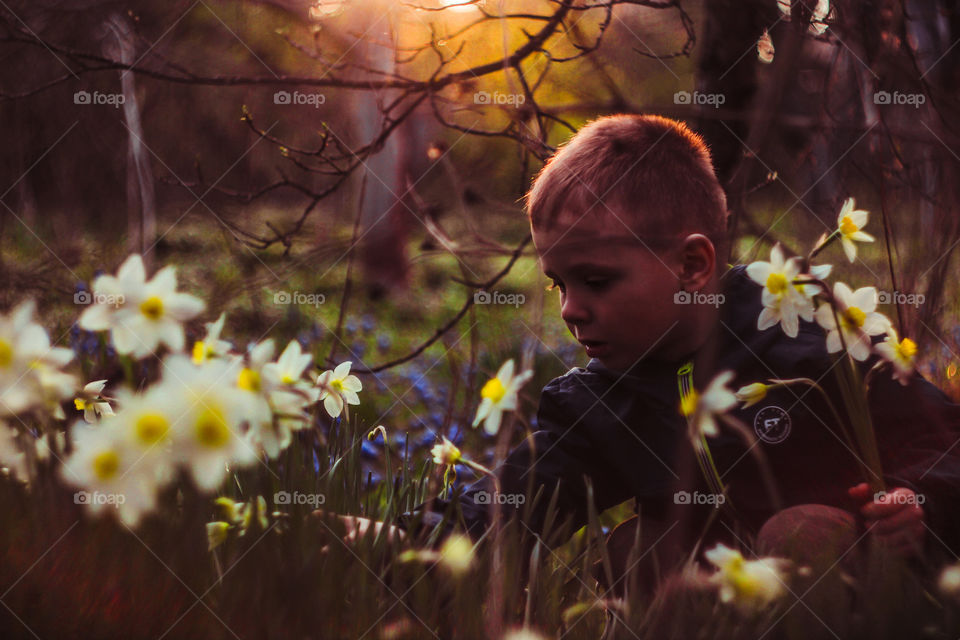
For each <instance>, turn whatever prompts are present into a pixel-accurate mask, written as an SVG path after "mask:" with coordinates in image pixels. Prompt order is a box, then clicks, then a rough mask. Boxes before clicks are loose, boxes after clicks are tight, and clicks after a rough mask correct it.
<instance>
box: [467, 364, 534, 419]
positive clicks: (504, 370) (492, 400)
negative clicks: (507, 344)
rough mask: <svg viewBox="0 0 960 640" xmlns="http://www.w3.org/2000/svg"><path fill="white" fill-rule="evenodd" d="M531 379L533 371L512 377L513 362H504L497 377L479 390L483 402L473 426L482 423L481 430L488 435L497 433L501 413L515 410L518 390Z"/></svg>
mask: <svg viewBox="0 0 960 640" xmlns="http://www.w3.org/2000/svg"><path fill="white" fill-rule="evenodd" d="M532 377H533V371H524V372H523V373H520V374H519V375H514V364H513V360H512V359H511V360H507V361H506V362H504V363H503V365H502V366H501V367H500V370H499V371H497V375H496V376H494V377H493V378H490V380H488V381H487V382H486V384H484V385H483V388H482V389H481V390H480V397H481V398H483V400H482V401H481V402H480V407H479V408H478V409H477V415H476V417H475V418H474V420H473V426H474V427H476V426H477V425H479V424H480V423H481V422H483V430H484V431H486V432H487V433H488V434H490V435H495V434H496V433H497V432H499V431H500V421H501V419H502V417H503V413H504V412H505V411H513V410H515V409H516V408H517V401H518V395H519V393H520V388H521V387H523V385H524V384H526V382H527V380H529V379H530V378H532Z"/></svg>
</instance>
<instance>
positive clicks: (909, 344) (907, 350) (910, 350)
mask: <svg viewBox="0 0 960 640" xmlns="http://www.w3.org/2000/svg"><path fill="white" fill-rule="evenodd" d="M897 351H899V352H900V357H901V358H903V359H904V360H908V361H909V360H913V356H915V355H917V343H916V342H914V341H913V340H911V339H910V338H904V339H903V340H902V341H901V342H900V344H899V345H898V346H897Z"/></svg>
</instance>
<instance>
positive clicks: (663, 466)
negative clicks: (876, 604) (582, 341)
mask: <svg viewBox="0 0 960 640" xmlns="http://www.w3.org/2000/svg"><path fill="white" fill-rule="evenodd" d="M723 291H724V295H725V301H724V304H723V309H722V311H721V314H720V322H719V326H718V327H717V329H716V333H715V339H714V341H713V344H715V345H717V348H716V349H715V353H716V358H715V360H716V364H715V365H714V366H713V367H712V368H711V369H712V371H708V372H703V371H699V372H697V373H698V374H701V375H700V376H698V378H699V379H698V380H697V385H696V386H697V387H698V388H702V387H703V386H704V385H705V384H706V382H709V380H710V378H711V377H712V372H719V371H722V370H725V369H731V370H733V371H735V372H736V378H735V379H734V381H733V382H732V384H731V387H732V388H733V389H737V388H739V387H740V386H742V385H745V384H749V383H751V382H765V381H767V380H768V379H771V378H782V379H787V378H798V377H807V378H811V379H813V380H815V381H817V382H818V383H819V384H820V385H821V386H822V387H823V388H824V389H825V390H826V392H827V393H828V394H829V395H830V397H831V398H833V403H834V405H835V406H836V407H837V409H838V410H839V412H840V415H841V416H844V415H845V414H844V405H843V402H842V399H841V396H840V394H839V391H838V387H837V383H836V375H835V373H836V372H835V371H833V370H832V367H833V366H834V364H835V362H836V361H837V360H836V356H835V354H834V355H831V354H828V353H827V352H826V343H825V336H824V332H823V330H822V329H821V328H820V327H819V326H818V325H816V324H813V323H807V322H801V325H800V332H799V335H798V336H797V337H796V338H790V337H788V336H787V335H785V334H784V333H783V331H782V329H781V328H780V327H779V326H774V327H772V328H769V329H766V330H764V331H758V330H757V318H758V316H759V315H760V312H761V310H762V306H761V303H760V292H761V287H760V286H759V285H757V284H756V283H754V282H753V281H752V280H750V279H749V277H748V276H747V275H746V269H745V268H744V267H742V266H738V267H734V268H733V269H731V270H730V271H729V272H728V273H727V274H726V275H725V276H724V288H723ZM682 364H683V362H673V363H659V362H645V361H641V362H640V363H638V364H637V365H636V366H634V367H633V368H632V369H631V370H629V371H628V372H626V373H625V374H619V373H615V372H612V371H610V370H607V369H605V368H604V367H603V366H602V365H601V364H600V363H599V361H597V360H591V361H590V363H589V364H588V365H587V367H586V368H575V369H572V370H570V371H569V372H567V373H566V374H565V375H563V376H560V377H559V378H556V379H554V380H553V381H551V382H550V383H549V384H548V385H547V386H546V387H545V388H544V390H543V394H542V396H541V399H540V407H539V410H538V413H537V429H538V430H537V431H536V432H535V433H534V434H533V435H532V436H531V437H530V438H528V439H526V440H525V441H523V442H522V443H521V444H520V445H519V446H517V447H516V448H515V449H514V450H513V451H511V452H510V454H509V456H508V458H507V460H506V462H505V464H504V467H503V468H502V476H501V485H502V486H501V493H502V494H505V495H507V496H513V495H517V494H522V495H524V496H525V499H523V501H524V504H523V505H520V506H517V505H516V504H515V503H516V502H518V501H519V500H516V499H513V500H510V499H507V500H506V501H505V502H506V503H505V504H504V506H503V509H504V511H503V512H504V514H505V515H506V516H510V515H513V514H517V515H520V516H521V517H522V519H523V520H524V524H525V525H526V526H527V527H529V528H530V529H531V530H532V531H533V532H536V533H539V532H540V529H541V528H542V527H543V524H544V515H545V512H546V506H547V502H548V501H549V498H550V496H551V494H552V493H553V491H554V489H555V488H557V487H559V491H558V495H557V509H558V511H559V513H560V515H561V516H562V517H566V518H569V519H570V522H571V523H572V525H573V526H574V527H579V526H581V525H583V524H584V523H585V522H586V520H587V484H586V480H585V478H589V481H590V482H591V483H592V486H593V494H594V499H595V502H596V506H597V509H598V511H602V510H603V509H606V508H608V507H610V506H613V505H616V504H618V503H620V502H623V501H625V500H627V499H629V498H631V497H636V498H637V503H638V506H639V511H640V513H641V515H642V514H644V513H647V514H653V515H656V516H664V515H666V514H668V513H671V512H670V510H671V509H674V511H673V512H672V513H677V512H678V511H677V503H678V502H679V503H681V504H683V503H685V502H686V503H687V504H686V505H685V509H681V510H680V512H681V513H683V514H684V515H685V516H688V517H687V518H686V521H687V523H686V525H685V526H687V527H688V528H689V529H690V531H691V532H698V531H701V530H702V526H703V524H704V522H705V521H706V519H707V517H708V516H709V515H711V512H712V511H714V509H715V506H714V504H711V500H714V501H715V499H712V498H710V497H709V496H710V493H709V491H708V490H707V487H706V484H705V483H704V480H703V478H704V476H703V474H701V473H700V471H699V468H698V467H697V466H696V463H695V462H694V458H692V456H691V453H690V452H691V451H692V448H691V446H690V443H689V439H687V435H686V434H687V422H686V419H685V418H684V417H682V416H681V415H680V413H679V411H678V407H679V403H680V396H679V387H678V374H677V371H678V369H679V367H680V366H681V365H682ZM871 364H872V363H867V364H865V365H864V366H863V368H862V371H866V370H867V369H868V368H869V366H870V365H871ZM698 366H699V365H698ZM839 366H842V364H841V365H839ZM707 374H709V375H707ZM869 403H870V407H871V414H872V417H873V421H874V427H875V430H876V433H877V439H878V442H879V448H880V451H881V457H882V461H883V471H884V475H885V479H886V481H887V483H888V487H890V488H892V487H896V486H905V487H909V488H911V489H913V490H914V491H916V492H917V493H918V494H919V495H921V496H922V498H921V499H922V500H924V502H923V508H924V510H925V513H926V521H927V524H928V526H929V528H930V530H931V531H932V532H933V535H931V536H927V537H928V540H931V539H932V544H934V545H938V544H940V543H941V542H942V544H943V545H947V546H949V547H950V548H952V549H953V550H954V551H957V552H960V444H958V438H960V405H957V404H953V403H951V402H950V401H949V400H948V399H947V397H946V396H945V395H944V394H943V392H942V391H940V390H939V389H937V388H936V387H935V386H934V385H932V384H930V383H929V382H927V381H926V380H924V379H923V378H922V377H921V376H919V374H917V375H915V376H914V377H913V378H912V381H911V382H910V384H908V385H907V386H903V385H901V384H900V383H899V382H898V381H896V380H894V379H893V378H892V376H891V373H890V369H889V366H887V367H886V368H884V369H882V370H879V371H876V372H874V374H873V375H872V377H871V382H870V393H869ZM731 415H732V416H734V417H735V418H737V419H738V420H740V421H741V422H742V423H743V424H744V425H745V426H747V427H748V428H749V429H750V431H751V432H752V435H753V436H754V438H755V439H756V440H755V442H756V444H755V449H756V450H757V451H759V452H762V454H763V456H764V457H765V459H766V460H767V464H768V466H769V469H770V470H771V472H772V475H773V477H774V479H775V485H776V487H775V489H776V490H775V492H771V490H770V487H769V486H768V483H767V482H765V481H764V479H763V477H762V475H761V473H760V467H759V466H758V463H757V461H756V457H755V455H756V453H757V451H754V450H753V448H752V447H748V446H747V444H746V443H745V441H744V439H743V438H742V437H741V436H740V435H737V434H736V433H734V432H733V431H732V430H730V429H727V428H725V427H724V426H722V425H721V427H720V432H721V433H720V436H719V437H717V438H710V439H708V442H709V448H710V452H711V454H712V456H713V459H714V461H715V463H716V466H717V469H718V471H719V473H720V475H721V477H722V479H723V483H724V485H725V486H726V490H727V492H728V494H727V502H726V505H725V507H724V508H723V509H721V512H722V514H723V516H722V518H721V520H722V519H724V518H726V519H727V520H728V521H729V520H730V519H731V518H735V519H736V520H737V522H738V524H739V526H741V527H745V528H746V529H747V531H748V532H749V531H751V530H752V531H753V532H756V530H757V529H758V528H759V527H760V525H762V523H763V522H764V521H765V520H766V519H767V518H769V517H770V516H771V515H773V514H774V513H775V512H776V511H777V510H778V508H782V507H788V506H792V505H797V504H806V503H819V504H827V505H832V506H837V507H841V508H844V509H847V510H849V511H851V512H856V510H857V505H856V504H854V503H853V502H852V501H851V500H850V498H849V497H848V495H847V489H848V488H849V487H852V486H853V485H855V484H858V483H860V482H862V475H861V473H860V470H859V468H858V466H857V463H856V458H855V457H854V455H855V454H854V452H853V450H851V449H850V447H849V446H848V445H847V444H846V441H845V440H844V437H843V435H842V431H841V430H840V428H839V427H838V425H837V424H836V421H835V419H834V418H833V415H832V413H831V411H830V410H829V407H828V405H827V404H826V403H825V401H824V400H823V398H822V397H821V395H820V394H819V392H817V391H814V390H812V389H811V388H809V387H806V386H793V387H788V388H781V389H776V390H772V391H770V392H769V393H768V395H767V396H766V397H765V398H764V399H763V400H762V401H760V402H759V403H758V404H756V405H754V406H751V407H749V408H747V409H742V408H740V407H739V405H738V407H737V408H736V409H734V410H733V411H732V412H731ZM541 487H542V490H541ZM537 491H541V493H542V495H541V497H540V500H539V501H537V503H536V504H535V505H533V508H531V505H532V499H533V496H534V495H535V494H536V493H537ZM678 492H686V496H690V497H689V499H688V498H687V497H686V496H684V494H683V493H678ZM698 493H699V494H700V497H699V498H698V496H697V494H698ZM484 494H486V495H491V494H492V485H491V483H490V481H489V480H481V481H479V482H476V483H474V484H472V485H470V486H469V487H467V488H466V490H465V491H464V492H463V494H462V495H461V496H460V497H459V507H460V513H461V514H462V525H463V526H464V527H465V528H466V529H467V530H468V531H469V532H470V533H471V535H473V536H474V537H478V536H479V535H480V534H482V533H483V531H484V530H485V528H486V526H487V522H488V514H489V507H488V505H487V504H486V502H487V500H485V499H484V498H485V497H486V496H485V495H484ZM775 494H778V496H777V495H775ZM478 496H480V499H479V500H478ZM703 496H707V497H706V498H705V499H704V497H703ZM777 497H779V500H777ZM501 499H503V498H501ZM697 502H700V504H697ZM731 506H732V509H730V507H731ZM449 508H450V503H449V502H448V501H443V500H436V501H434V502H433V503H432V504H428V505H424V506H423V508H422V509H421V511H422V516H423V517H422V519H419V520H420V522H421V523H422V524H425V525H434V524H436V523H437V522H439V521H440V520H441V519H442V517H443V514H444V513H445V512H446V511H447V510H448V509H449ZM448 517H449V514H448ZM407 523H408V524H409V520H408V521H407Z"/></svg>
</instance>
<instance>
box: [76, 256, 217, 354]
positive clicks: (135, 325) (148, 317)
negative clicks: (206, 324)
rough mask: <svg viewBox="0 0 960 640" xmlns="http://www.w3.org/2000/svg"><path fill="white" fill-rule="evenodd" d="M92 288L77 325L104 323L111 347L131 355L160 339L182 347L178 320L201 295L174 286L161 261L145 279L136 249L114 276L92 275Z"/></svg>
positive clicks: (192, 312)
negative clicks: (160, 266) (90, 300)
mask: <svg viewBox="0 0 960 640" xmlns="http://www.w3.org/2000/svg"><path fill="white" fill-rule="evenodd" d="M93 291H94V294H95V304H94V305H93V306H91V307H90V308H88V309H87V310H86V311H84V312H83V313H82V314H81V315H80V321H79V323H80V326H81V327H82V328H84V329H87V330H89V331H103V330H106V329H110V330H111V334H112V336H113V343H114V346H116V348H117V353H120V354H122V355H126V354H131V355H133V357H135V358H143V357H145V356H148V355H150V354H151V353H153V352H154V351H156V350H157V347H159V346H160V344H161V343H162V344H165V345H167V347H169V348H170V349H171V350H172V351H182V350H183V347H184V341H185V338H184V333H183V326H182V324H181V323H183V322H186V321H187V320H190V319H192V318H194V317H196V316H197V315H198V314H199V313H200V312H201V311H203V309H204V303H203V301H202V300H200V299H199V298H196V297H194V296H191V295H189V294H186V293H179V292H178V291H177V276H176V273H175V271H174V268H173V266H167V267H164V268H163V269H161V270H160V271H158V272H157V273H156V275H154V277H153V279H152V280H149V281H148V280H147V277H146V270H145V268H144V266H143V259H142V258H141V257H140V256H139V255H137V254H134V255H131V256H130V257H129V258H127V260H126V261H125V262H124V263H123V264H122V265H121V266H120V269H119V271H118V272H117V276H116V277H113V276H109V275H103V276H100V277H99V278H97V279H96V280H95V281H94V283H93ZM118 301H122V302H118Z"/></svg>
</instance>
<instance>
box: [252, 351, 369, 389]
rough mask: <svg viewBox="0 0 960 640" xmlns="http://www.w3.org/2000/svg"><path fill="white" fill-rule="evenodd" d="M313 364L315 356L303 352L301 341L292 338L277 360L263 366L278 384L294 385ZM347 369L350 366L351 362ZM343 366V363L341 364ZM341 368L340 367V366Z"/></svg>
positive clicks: (264, 371)
mask: <svg viewBox="0 0 960 640" xmlns="http://www.w3.org/2000/svg"><path fill="white" fill-rule="evenodd" d="M311 364H313V356H312V355H310V354H309V353H303V349H301V347H300V343H299V342H297V341H296V340H291V341H290V343H289V344H287V348H286V349H284V350H283V353H281V354H280V357H279V358H277V361H276V362H272V363H270V364H267V365H265V366H264V367H263V373H264V375H266V376H269V377H270V378H271V379H272V380H273V381H275V383H276V384H288V385H292V384H295V383H297V382H299V381H300V379H301V378H303V373H304V371H306V370H307V367H309V366H310V365H311ZM346 364H347V369H349V368H350V363H349V362H348V363H346ZM340 366H341V367H342V366H343V365H342V364H341V365H340ZM338 368H339V367H338Z"/></svg>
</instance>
